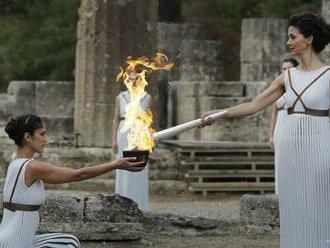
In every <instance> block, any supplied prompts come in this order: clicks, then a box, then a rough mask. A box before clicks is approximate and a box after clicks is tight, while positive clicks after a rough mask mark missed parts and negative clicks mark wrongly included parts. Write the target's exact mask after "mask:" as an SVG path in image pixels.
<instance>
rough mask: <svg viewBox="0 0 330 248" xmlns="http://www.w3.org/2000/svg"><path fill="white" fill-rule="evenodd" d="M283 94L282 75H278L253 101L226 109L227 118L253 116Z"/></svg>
mask: <svg viewBox="0 0 330 248" xmlns="http://www.w3.org/2000/svg"><path fill="white" fill-rule="evenodd" d="M283 93H284V74H281V75H279V76H278V77H277V78H276V79H275V80H274V81H273V82H272V84H271V85H270V86H269V87H268V88H267V89H266V90H265V91H263V92H262V93H261V94H259V95H258V96H257V97H256V98H255V99H254V100H253V101H251V102H247V103H242V104H238V105H236V106H233V107H230V108H228V109H227V111H228V113H227V115H226V117H227V118H235V117H243V116H248V115H252V114H255V113H257V112H259V111H260V110H262V109H264V108H266V107H267V106H268V105H270V104H272V103H273V102H275V101H276V100H277V99H278V98H280V97H281V95H283Z"/></svg>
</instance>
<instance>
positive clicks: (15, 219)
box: [0, 159, 80, 248]
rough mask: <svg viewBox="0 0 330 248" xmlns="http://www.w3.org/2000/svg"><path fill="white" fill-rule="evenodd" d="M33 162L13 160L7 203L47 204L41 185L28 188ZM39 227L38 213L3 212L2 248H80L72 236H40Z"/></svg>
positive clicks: (61, 234) (57, 234)
mask: <svg viewBox="0 0 330 248" xmlns="http://www.w3.org/2000/svg"><path fill="white" fill-rule="evenodd" d="M31 160H32V159H14V160H13V161H12V162H11V163H10V165H9V167H8V171H7V175H6V181H5V185H4V191H3V198H4V199H3V200H4V202H11V203H15V204H24V205H42V204H43V203H44V202H45V199H46V195H45V190H44V186H43V182H42V181H40V180H37V181H35V182H34V183H33V184H32V185H31V186H29V187H28V186H27V185H26V184H25V170H26V167H27V166H28V164H29V162H30V161H31ZM17 176H18V177H17ZM16 178H17V183H15V181H16ZM15 185H16V186H15ZM38 226H39V213H38V211H20V210H15V211H12V210H9V209H7V208H4V209H3V217H2V222H1V225H0V248H46V247H55V248H80V243H79V240H78V239H77V238H76V237H75V236H73V235H71V234H66V233H46V234H39V235H37V234H36V232H37V230H38Z"/></svg>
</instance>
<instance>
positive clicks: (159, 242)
mask: <svg viewBox="0 0 330 248" xmlns="http://www.w3.org/2000/svg"><path fill="white" fill-rule="evenodd" d="M240 197H241V194H225V193H224V194H209V195H208V196H207V197H204V196H202V195H200V194H180V195H167V196H164V195H161V196H157V195H152V196H151V197H150V208H151V211H152V212H156V213H173V214H180V215H185V216H195V217H206V218H212V219H227V220H238V219H239V201H240ZM82 247H83V248H106V247H113V248H119V247H124V248H135V247H137V248H140V247H157V248H184V247H189V248H195V247H196V248H197V247H203V248H209V247H217V248H278V247H279V237H278V236H276V235H264V236H261V235H259V236H256V235H250V236H246V235H245V234H241V233H233V234H230V235H228V236H203V237H195V236H174V237H173V236H164V235H159V236H158V235H148V234H146V236H145V237H144V238H143V239H141V240H138V241H130V242H83V243H82Z"/></svg>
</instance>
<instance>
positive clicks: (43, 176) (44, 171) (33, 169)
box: [25, 158, 144, 186]
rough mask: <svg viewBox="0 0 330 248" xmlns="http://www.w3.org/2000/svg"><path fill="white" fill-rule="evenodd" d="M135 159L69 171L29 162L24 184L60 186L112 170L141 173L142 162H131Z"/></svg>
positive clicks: (44, 163) (65, 168)
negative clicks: (39, 181)
mask: <svg viewBox="0 0 330 248" xmlns="http://www.w3.org/2000/svg"><path fill="white" fill-rule="evenodd" d="M134 159H135V158H121V159H118V160H116V161H114V162H110V163H104V164H99V165H94V166H90V167H84V168H81V169H76V170H75V169H71V168H67V167H59V166H54V165H51V164H49V163H46V162H43V161H31V162H30V163H29V164H28V166H27V168H26V172H25V183H26V185H27V186H30V185H32V183H33V182H34V181H36V180H42V181H43V182H45V183H49V184H60V183H67V182H78V181H83V180H86V179H89V178H93V177H97V176H100V175H102V174H105V173H107V172H109V171H112V170H114V169H122V170H127V171H133V172H136V171H141V170H143V169H144V167H143V166H141V165H142V164H143V162H131V161H132V160H134Z"/></svg>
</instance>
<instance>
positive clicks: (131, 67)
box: [117, 53, 173, 151]
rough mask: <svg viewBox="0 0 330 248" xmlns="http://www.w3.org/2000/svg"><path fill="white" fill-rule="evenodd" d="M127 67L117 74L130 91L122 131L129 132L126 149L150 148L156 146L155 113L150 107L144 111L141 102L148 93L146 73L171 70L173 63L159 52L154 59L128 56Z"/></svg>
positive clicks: (118, 78) (149, 149)
mask: <svg viewBox="0 0 330 248" xmlns="http://www.w3.org/2000/svg"><path fill="white" fill-rule="evenodd" d="M126 63H127V66H126V68H125V69H123V68H120V69H121V72H120V73H119V74H118V75H117V81H118V80H120V79H123V81H124V84H125V85H126V87H127V89H128V91H129V92H130V96H131V97H130V102H129V103H128V104H127V105H126V115H125V122H124V125H123V127H122V128H121V130H120V132H128V135H127V139H128V147H127V148H126V150H148V151H151V150H152V148H153V146H154V140H153V137H152V134H153V133H154V132H155V130H154V129H153V128H152V127H151V125H152V123H153V115H152V112H151V110H150V109H148V110H147V111H144V110H143V109H142V108H141V105H140V102H141V100H142V98H143V97H144V96H145V95H146V94H147V93H146V91H145V87H146V86H147V85H148V82H147V80H146V74H147V73H152V72H153V71H156V70H170V69H171V68H172V66H173V63H169V62H168V58H167V57H166V56H165V55H164V54H162V53H157V54H156V57H155V58H153V61H150V60H149V59H148V58H147V57H141V58H137V59H133V58H132V57H128V59H127V62H126Z"/></svg>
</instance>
